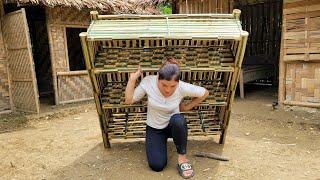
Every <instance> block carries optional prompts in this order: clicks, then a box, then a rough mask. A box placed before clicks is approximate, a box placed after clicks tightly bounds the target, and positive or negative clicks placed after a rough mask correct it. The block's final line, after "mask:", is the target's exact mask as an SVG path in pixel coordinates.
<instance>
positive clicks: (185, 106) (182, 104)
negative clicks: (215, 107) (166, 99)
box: [179, 103, 192, 112]
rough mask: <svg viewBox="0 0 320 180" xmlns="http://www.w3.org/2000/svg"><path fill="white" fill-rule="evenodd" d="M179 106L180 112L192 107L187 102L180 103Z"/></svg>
mask: <svg viewBox="0 0 320 180" xmlns="http://www.w3.org/2000/svg"><path fill="white" fill-rule="evenodd" d="M179 108H180V111H181V112H184V111H190V110H191V109H192V107H190V104H188V103H180V105H179Z"/></svg>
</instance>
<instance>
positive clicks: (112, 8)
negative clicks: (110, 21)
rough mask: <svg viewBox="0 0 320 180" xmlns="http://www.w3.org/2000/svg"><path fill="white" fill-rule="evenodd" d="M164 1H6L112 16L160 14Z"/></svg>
mask: <svg viewBox="0 0 320 180" xmlns="http://www.w3.org/2000/svg"><path fill="white" fill-rule="evenodd" d="M0 1H1V0H0ZM164 1H165V0H4V2H5V3H17V4H18V5H44V6H48V7H56V6H64V7H75V8H77V9H83V8H89V9H97V10H101V11H104V12H108V13H111V14H120V13H128V14H131V13H134V14H159V11H158V10H157V9H156V5H157V4H158V3H161V2H164Z"/></svg>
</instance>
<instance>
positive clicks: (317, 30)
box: [279, 0, 320, 107]
mask: <svg viewBox="0 0 320 180" xmlns="http://www.w3.org/2000/svg"><path fill="white" fill-rule="evenodd" d="M282 42H283V43H282V50H281V59H280V77H279V80H280V82H279V101H280V102H281V103H282V104H287V105H299V106H310V107H320V48H319V47H320V1H319V0H286V1H284V9H283V39H282Z"/></svg>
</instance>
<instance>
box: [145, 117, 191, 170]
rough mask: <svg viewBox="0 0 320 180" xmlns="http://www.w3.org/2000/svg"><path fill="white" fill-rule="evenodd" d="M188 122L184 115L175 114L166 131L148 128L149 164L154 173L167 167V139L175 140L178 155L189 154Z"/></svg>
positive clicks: (147, 149)
mask: <svg viewBox="0 0 320 180" xmlns="http://www.w3.org/2000/svg"><path fill="white" fill-rule="evenodd" d="M187 136H188V128H187V122H186V120H185V118H184V117H183V115H181V114H175V115H173V116H172V117H171V118H170V122H169V125H168V126H167V127H166V128H164V129H155V128H152V127H150V126H147V130H146V153H147V158H148V164H149V166H150V168H151V169H152V170H154V171H157V172H159V171H162V170H163V169H164V168H165V166H166V165H167V139H168V138H173V142H174V144H175V145H176V148H177V152H178V154H186V153H187V149H186V148H187Z"/></svg>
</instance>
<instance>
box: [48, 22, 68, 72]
mask: <svg viewBox="0 0 320 180" xmlns="http://www.w3.org/2000/svg"><path fill="white" fill-rule="evenodd" d="M49 31H50V34H51V45H50V46H51V47H50V48H51V61H52V62H53V64H54V66H53V67H55V70H56V72H61V71H67V69H68V61H67V58H66V57H67V56H66V53H67V52H66V43H65V41H66V39H65V33H64V27H63V26H56V25H50V26H49Z"/></svg>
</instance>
